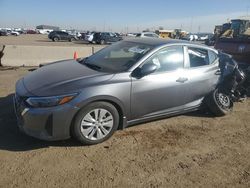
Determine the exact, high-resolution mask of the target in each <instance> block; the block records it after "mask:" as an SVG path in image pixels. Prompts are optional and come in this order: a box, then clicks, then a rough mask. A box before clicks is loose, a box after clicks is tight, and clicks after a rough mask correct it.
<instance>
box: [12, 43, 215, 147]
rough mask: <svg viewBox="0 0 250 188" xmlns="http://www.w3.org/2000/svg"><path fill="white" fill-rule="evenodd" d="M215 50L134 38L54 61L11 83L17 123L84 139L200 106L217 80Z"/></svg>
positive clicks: (48, 135)
mask: <svg viewBox="0 0 250 188" xmlns="http://www.w3.org/2000/svg"><path fill="white" fill-rule="evenodd" d="M218 72H219V67H218V52H217V51H216V50H215V49H212V48H208V47H206V46H201V45H198V44H193V43H189V42H185V41H178V40H165V39H152V38H143V39H142V38H137V39H130V40H124V41H121V42H117V43H115V44H113V45H111V46H108V47H106V48H104V49H102V50H100V51H98V52H97V53H95V54H94V55H92V56H90V57H87V58H83V59H78V60H77V61H76V60H67V61H59V62H55V63H51V64H49V65H46V66H44V67H42V68H39V69H37V70H36V71H33V72H32V73H30V74H28V75H27V76H25V77H24V78H22V79H20V80H19V81H18V82H17V83H16V93H15V97H14V104H15V110H16V114H17V119H18V125H19V127H20V129H21V130H22V131H24V132H25V133H26V134H28V135H30V136H33V137H36V138H39V139H43V140H62V139H68V138H70V137H71V136H74V137H75V138H76V139H78V140H79V141H80V142H82V143H84V144H97V143H100V142H103V141H104V140H106V139H108V138H109V137H110V136H111V135H112V134H113V133H114V131H116V130H117V129H124V128H126V127H128V126H130V125H132V124H138V123H141V122H145V121H149V120H154V119H157V118H161V117H166V116H172V115H176V114H182V113H186V112H190V111H194V110H197V109H199V108H200V107H201V106H202V105H203V103H204V102H203V101H204V98H205V97H206V96H207V95H208V94H209V93H210V92H211V91H213V90H214V89H215V88H216V85H217V84H218V81H219V74H217V73H218Z"/></svg>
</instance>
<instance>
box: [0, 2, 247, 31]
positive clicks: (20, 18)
mask: <svg viewBox="0 0 250 188" xmlns="http://www.w3.org/2000/svg"><path fill="white" fill-rule="evenodd" d="M248 15H249V17H250V0H178V1H173V0H171V1H170V0H157V1H153V0H143V1H142V0H137V1H135V0H116V1H114V0H105V1H103V0H87V1H84V0H74V1H70V0H0V28H3V27H11V28H12V27H22V28H35V26H37V25H41V24H45V25H54V26H59V27H60V28H62V29H80V30H99V31H103V30H106V31H116V32H139V31H142V30H145V29H150V30H155V29H158V28H159V26H162V27H164V29H175V28H180V29H183V30H186V31H189V32H199V31H200V32H212V31H213V29H214V26H215V25H219V24H222V23H225V22H227V21H228V20H230V19H235V18H242V16H248Z"/></svg>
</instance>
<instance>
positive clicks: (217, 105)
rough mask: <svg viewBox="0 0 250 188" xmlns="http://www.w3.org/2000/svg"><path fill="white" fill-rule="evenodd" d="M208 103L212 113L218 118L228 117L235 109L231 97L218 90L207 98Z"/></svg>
mask: <svg viewBox="0 0 250 188" xmlns="http://www.w3.org/2000/svg"><path fill="white" fill-rule="evenodd" d="M206 102H207V106H208V108H209V109H210V111H211V112H212V113H213V114H214V115H216V116H224V115H227V114H228V113H230V112H231V111H232V109H233V102H232V100H231V99H230V97H229V96H228V95H227V94H225V93H224V92H223V91H220V89H218V88H217V89H215V90H214V91H213V92H212V93H211V94H210V95H209V96H208V97H207V101H206Z"/></svg>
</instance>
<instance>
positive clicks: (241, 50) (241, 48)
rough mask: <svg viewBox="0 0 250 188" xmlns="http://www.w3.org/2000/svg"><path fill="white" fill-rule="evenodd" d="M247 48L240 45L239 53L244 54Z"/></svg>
mask: <svg viewBox="0 0 250 188" xmlns="http://www.w3.org/2000/svg"><path fill="white" fill-rule="evenodd" d="M245 48H246V46H245V45H240V46H239V48H238V52H239V53H243V52H244V50H245Z"/></svg>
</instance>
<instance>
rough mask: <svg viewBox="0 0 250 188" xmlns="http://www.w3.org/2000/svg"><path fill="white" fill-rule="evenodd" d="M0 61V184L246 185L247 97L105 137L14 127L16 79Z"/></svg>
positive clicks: (19, 72) (249, 167)
mask: <svg viewBox="0 0 250 188" xmlns="http://www.w3.org/2000/svg"><path fill="white" fill-rule="evenodd" d="M27 73H28V69H27V68H18V69H14V70H7V68H4V69H3V68H2V69H1V68H0V88H1V89H0V172H1V176H0V187H26V188H28V187H43V188H44V187H80V186H81V187H143V188H145V187H250V161H249V159H250V142H249V141H250V133H249V132H250V123H249V122H250V111H249V107H250V100H247V101H245V102H244V103H238V104H236V105H235V109H234V112H233V113H232V114H231V115H229V116H226V117H221V118H215V117H213V116H212V115H211V114H209V113H205V112H196V113H191V114H186V115H182V116H177V117H172V118H167V119H163V120H159V121H154V122H151V123H146V124H141V125H138V126H134V127H131V128H127V129H126V130H123V131H118V132H116V133H115V134H114V136H113V137H112V138H111V139H109V140H108V141H106V142H105V143H103V144H99V145H95V146H81V145H79V144H78V143H77V142H76V141H74V140H66V141H61V142H44V141H40V140H37V139H34V138H31V137H28V136H26V135H23V134H22V133H21V132H19V130H18V128H17V125H16V120H15V116H14V112H13V107H12V98H11V97H12V95H13V92H14V85H15V82H16V81H17V80H18V79H19V78H21V77H22V76H24V75H25V74H27Z"/></svg>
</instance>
